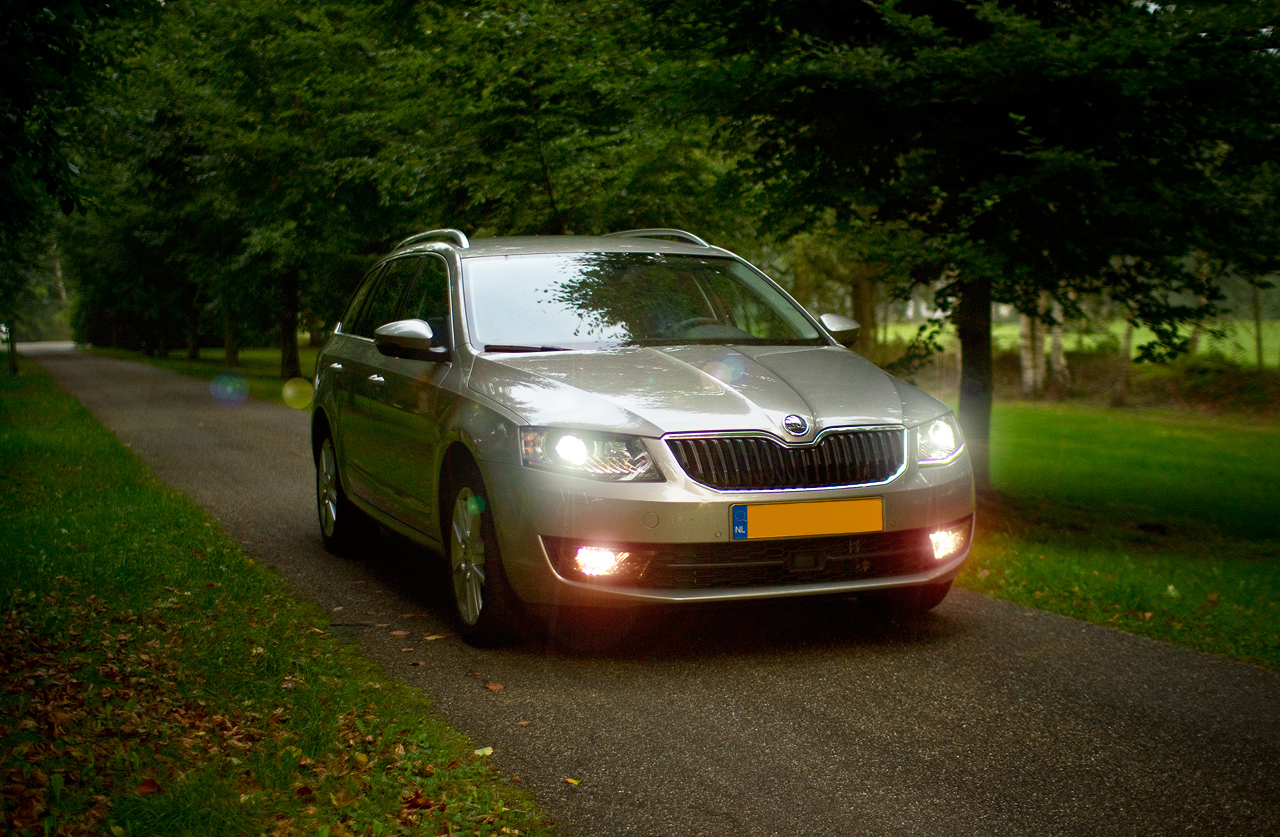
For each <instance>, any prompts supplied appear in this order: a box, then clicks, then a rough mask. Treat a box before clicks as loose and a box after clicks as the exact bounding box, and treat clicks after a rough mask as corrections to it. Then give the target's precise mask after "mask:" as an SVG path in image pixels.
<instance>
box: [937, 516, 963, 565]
mask: <svg viewBox="0 0 1280 837" xmlns="http://www.w3.org/2000/svg"><path fill="white" fill-rule="evenodd" d="M969 527H970V521H969V520H967V519H966V520H965V521H964V522H963V523H957V524H955V525H953V526H948V527H947V528H945V529H940V530H938V531H937V532H933V533H931V534H930V535H929V540H931V541H933V558H934V560H935V561H941V560H943V559H945V558H950V557H951V556H952V555H955V554H957V553H959V552H961V551H963V550H964V548H965V546H966V545H967V544H968V543H969Z"/></svg>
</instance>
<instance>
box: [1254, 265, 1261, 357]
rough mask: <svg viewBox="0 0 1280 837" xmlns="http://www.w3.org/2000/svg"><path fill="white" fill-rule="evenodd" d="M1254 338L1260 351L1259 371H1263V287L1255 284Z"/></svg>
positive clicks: (1255, 344)
mask: <svg viewBox="0 0 1280 837" xmlns="http://www.w3.org/2000/svg"><path fill="white" fill-rule="evenodd" d="M1253 340H1254V346H1255V348H1256V349H1257V352H1258V371H1259V372H1261V371H1262V289H1260V288H1259V287H1258V286H1257V285H1254V286H1253Z"/></svg>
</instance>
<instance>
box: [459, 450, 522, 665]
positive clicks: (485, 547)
mask: <svg viewBox="0 0 1280 837" xmlns="http://www.w3.org/2000/svg"><path fill="white" fill-rule="evenodd" d="M449 485H450V492H449V497H450V502H449V505H448V506H447V507H446V508H447V509H449V523H448V529H447V530H446V532H445V540H446V545H445V548H446V551H447V555H448V558H449V575H450V579H451V581H452V589H453V605H454V612H455V613H456V614H457V616H458V623H459V625H460V633H461V635H462V638H463V640H465V641H466V642H467V644H469V645H474V646H477V647H480V648H491V647H494V646H497V645H504V644H506V643H508V642H510V641H511V640H512V639H513V638H514V637H515V635H516V631H517V628H518V625H519V607H520V603H519V601H518V600H517V599H516V596H515V593H514V592H513V591H512V590H511V586H510V585H509V584H508V583H507V574H506V571H505V570H504V569H503V566H502V556H501V553H500V552H499V551H498V538H497V535H496V534H495V530H494V525H493V508H492V507H491V506H490V504H489V495H488V493H487V492H486V491H485V488H484V480H483V479H482V478H481V476H480V471H479V469H477V468H476V467H475V466H474V465H470V464H469V465H467V466H464V467H462V468H460V469H459V471H458V472H457V473H450V475H449Z"/></svg>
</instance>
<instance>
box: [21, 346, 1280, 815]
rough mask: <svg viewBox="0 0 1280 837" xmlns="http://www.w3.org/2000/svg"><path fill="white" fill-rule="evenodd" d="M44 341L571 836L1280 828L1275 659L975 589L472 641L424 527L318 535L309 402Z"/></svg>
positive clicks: (179, 477) (212, 506) (1279, 690)
mask: <svg viewBox="0 0 1280 837" xmlns="http://www.w3.org/2000/svg"><path fill="white" fill-rule="evenodd" d="M36 351H37V348H36V347H34V346H33V347H29V348H28V353H29V354H30V356H32V357H33V358H35V359H38V361H39V362H40V363H41V364H42V365H43V366H44V367H45V368H46V369H48V370H49V371H50V372H52V373H53V374H54V375H55V376H56V377H57V378H58V380H59V381H60V382H61V383H62V385H63V386H64V387H66V388H67V390H69V391H70V392H71V393H72V394H73V395H75V396H76V397H77V398H79V399H80V400H81V401H83V402H84V403H85V404H86V405H88V407H89V408H90V409H91V410H92V411H93V412H94V413H95V414H96V415H97V417H98V418H99V419H101V420H102V421H103V422H104V423H105V424H106V425H107V426H108V427H110V428H111V429H112V430H114V431H115V433H116V434H117V435H118V436H119V437H120V438H121V439H122V440H123V441H124V442H126V443H127V444H129V445H130V446H131V447H132V449H133V450H134V451H135V452H136V453H137V454H138V456H140V457H141V458H142V459H143V460H144V461H145V462H146V463H147V464H148V465H150V467H151V469H152V471H153V472H154V473H155V474H156V475H157V476H158V477H159V478H160V479H161V480H163V481H164V482H166V483H168V484H169V485H171V486H173V487H174V488H176V489H178V490H179V491H182V492H184V493H186V494H187V495H189V496H191V497H192V498H193V499H195V501H196V502H198V503H200V504H201V505H203V506H204V507H205V508H206V509H208V510H209V511H210V513H212V514H213V515H214V516H215V517H216V518H217V519H218V520H220V521H221V522H222V524H223V526H224V527H225V528H226V530H227V531H228V532H229V533H230V534H231V535H232V536H234V537H236V538H238V539H239V540H240V541H241V542H242V543H243V544H244V545H245V547H246V548H247V549H248V550H249V551H250V552H251V553H252V554H254V555H256V556H259V557H260V558H261V559H262V560H264V561H266V562H267V563H269V564H270V565H271V566H273V567H275V568H276V569H277V570H278V571H279V572H280V574H281V575H282V576H283V577H284V578H285V579H286V580H287V581H288V582H289V584H291V585H292V586H293V587H294V589H295V590H296V591H297V592H298V593H299V594H300V595H302V596H305V597H308V598H310V599H312V600H314V601H316V602H318V603H319V604H320V605H322V606H323V607H324V608H326V609H327V610H328V611H329V612H330V613H331V614H332V618H333V621H334V623H335V625H336V626H339V628H340V629H341V630H343V631H345V632H347V633H349V634H350V635H351V636H352V637H354V638H355V639H356V640H357V641H358V642H359V643H360V645H361V646H362V648H363V649H364V650H365V652H366V653H367V654H368V655H369V656H370V657H373V658H375V659H377V660H379V661H381V662H382V663H383V664H385V666H386V668H387V670H388V671H389V672H390V673H391V674H392V675H394V676H396V677H399V678H401V679H403V680H405V681H407V682H409V683H411V684H413V685H415V686H417V687H418V688H420V689H422V690H423V691H424V692H426V693H427V694H428V695H429V696H430V697H431V699H432V701H433V702H434V704H435V706H436V707H437V708H438V709H439V711H440V712H442V713H443V714H444V715H445V716H447V717H448V718H449V719H450V720H451V721H452V722H453V723H454V724H455V725H456V726H457V727H458V728H459V729H461V730H462V731H463V732H465V733H466V734H468V735H469V736H471V737H472V739H473V740H474V741H475V742H476V745H477V746H491V747H493V748H494V753H493V756H492V759H493V761H494V763H495V764H496V765H497V766H498V768H499V769H500V770H502V771H503V772H504V773H505V774H507V775H510V776H519V777H520V779H521V782H522V785H523V786H524V787H525V788H527V789H528V790H529V791H531V792H532V794H533V796H534V797H535V798H536V799H537V800H538V801H539V802H540V803H541V804H542V805H543V806H545V808H546V810H547V811H548V812H550V813H551V814H552V816H553V817H554V818H555V819H556V820H557V821H558V822H559V823H560V825H561V827H562V829H563V830H564V831H565V832H566V833H568V834H579V835H716V837H719V836H720V835H734V837H737V835H828V834H830V835H853V834H868V835H900V834H901V835H906V834H923V835H952V834H955V835H985V834H992V835H1019V834H1028V835H1030V834H1034V835H1053V834H1071V835H1075V834H1082V835H1084V834H1087V835H1113V834H1114V835H1130V834H1132V835H1156V834H1161V835H1162V834H1211V835H1215V837H1220V835H1229V834H1231V835H1235V834H1238V835H1266V834H1280V676H1277V675H1275V674H1272V673H1268V672H1265V671H1262V670H1259V669H1256V668H1253V667H1250V666H1246V665H1240V664H1237V663H1232V662H1227V661H1225V660H1221V659H1218V658H1215V657H1212V656H1208V655H1205V654H1200V653H1197V652H1193V651H1187V650H1183V649H1181V648H1177V647H1174V646H1171V645H1165V644H1162V643H1157V642H1153V641H1150V640H1146V639H1142V638H1140V637H1136V636H1132V635H1129V634H1125V633H1122V632H1120V631H1115V630H1109V629H1105V628H1100V627H1095V626H1092V625H1087V624H1084V623H1081V622H1076V621H1074V620H1071V619H1066V618H1062V617H1058V616H1054V615H1050V614H1047V613H1044V612H1041V611H1036V610H1029V609H1027V608H1025V607H1022V606H1018V605H1013V604H1009V603H1006V602H1001V601H995V600H991V599H987V598H984V597H982V596H977V595H974V594H970V593H965V592H963V591H957V592H954V593H953V594H952V595H951V596H950V597H949V598H948V599H947V600H946V601H945V602H944V603H943V604H942V606H941V607H939V608H938V609H937V610H936V611H935V612H934V613H933V614H932V615H931V616H929V617H928V618H926V619H924V620H922V621H920V622H918V623H914V624H882V623H880V622H878V621H876V620H875V619H873V618H872V617H870V616H868V615H864V614H863V613H861V612H860V611H859V610H858V608H857V607H856V605H854V604H852V603H850V602H845V601H798V602H788V603H773V604H753V605H750V606H731V607H716V608H713V609H708V610H704V611H700V612H698V613H696V614H693V615H683V616H678V615H673V614H668V615H666V616H664V617H662V619H660V620H658V619H655V620H654V621H655V622H658V623H659V624H651V625H648V626H643V629H642V630H639V631H637V632H635V633H634V634H633V635H631V636H630V637H629V638H627V639H626V641H625V642H623V643H622V644H621V645H620V646H619V647H615V648H612V649H606V650H594V651H593V650H591V649H590V648H587V649H585V650H584V649H583V648H578V649H577V650H572V651H570V650H565V649H564V648H563V647H560V646H552V645H551V644H549V643H547V642H544V641H542V640H540V639H538V638H534V639H531V640H529V641H527V642H526V643H525V644H524V645H522V646H520V647H516V648H511V649H505V650H500V651H477V650H475V649H472V648H470V647H468V646H466V645H464V644H463V643H462V642H461V641H460V640H459V639H457V637H456V636H453V635H452V623H451V621H450V616H449V609H448V602H447V599H446V598H445V594H444V590H443V582H444V578H445V577H444V576H443V575H442V574H441V573H440V572H439V569H438V568H437V567H436V566H435V565H434V564H433V556H431V555H430V554H429V553H426V552H422V551H418V550H415V549H412V548H409V547H406V546H405V545H403V544H397V543H395V542H393V541H389V540H388V541H386V542H384V543H383V544H382V545H381V547H380V549H379V550H378V552H379V554H378V555H377V556H376V557H371V558H369V559H368V560H366V561H363V562H349V561H342V560H339V559H336V558H334V557H332V556H330V555H328V554H327V553H326V552H325V551H324V549H323V547H322V545H321V542H320V536H319V532H318V530H317V523H316V519H315V518H316V515H315V510H314V502H313V495H312V492H313V487H312V486H313V471H312V464H311V459H310V455H309V449H308V443H307V427H308V415H307V414H306V413H305V412H297V411H294V410H290V409H288V408H286V407H281V406H276V405H273V404H265V403H261V402H256V401H253V400H250V401H248V402H245V403H242V404H240V405H239V406H235V407H224V406H221V405H220V404H219V403H217V402H216V401H215V400H214V399H213V398H212V397H211V396H210V392H209V386H208V384H207V383H206V382H203V381H197V380H193V379H190V378H184V377H182V376H178V375H175V374H171V373H168V372H164V371H161V370H157V369H155V368H152V367H149V366H145V365H140V364H135V363H126V362H121V361H112V360H106V359H99V358H93V357H89V356H85V355H82V354H77V353H73V352H70V351H65V350H62V351H52V352H49V351H45V352H43V353H41V354H39V355H36V354H34V352H36ZM382 626H385V627H382ZM395 630H410V631H412V632H413V633H412V635H411V636H410V637H409V639H407V640H406V639H402V638H394V637H392V636H391V635H390V632H391V631H395ZM437 633H449V634H451V635H450V636H448V637H446V638H445V639H441V640H436V641H425V640H424V637H425V636H427V635H432V634H437ZM589 636H590V634H587V635H585V636H584V644H587V645H589V643H588V642H586V640H587V638H589ZM406 647H412V648H413V649H414V650H413V651H403V650H401V649H403V648H406ZM414 661H421V662H422V663H424V664H423V665H421V666H410V665H409V663H410V662H414ZM491 682H492V683H501V684H502V685H503V686H504V688H503V689H502V690H500V691H493V690H489V689H486V688H485V684H486V683H491ZM523 722H527V725H525V726H522V725H521V723H523ZM566 779H574V780H577V781H578V782H579V784H576V785H574V784H571V783H569V782H566V781H565V780H566Z"/></svg>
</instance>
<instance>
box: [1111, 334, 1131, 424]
mask: <svg viewBox="0 0 1280 837" xmlns="http://www.w3.org/2000/svg"><path fill="white" fill-rule="evenodd" d="M1132 351H1133V323H1125V324H1124V340H1122V341H1121V343H1120V367H1119V371H1120V374H1118V375H1116V382H1115V385H1114V386H1113V387H1112V388H1111V406H1112V407H1123V406H1124V405H1125V404H1126V403H1128V401H1129V365H1130V363H1131V361H1130V359H1129V355H1130V353H1131V352H1132Z"/></svg>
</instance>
